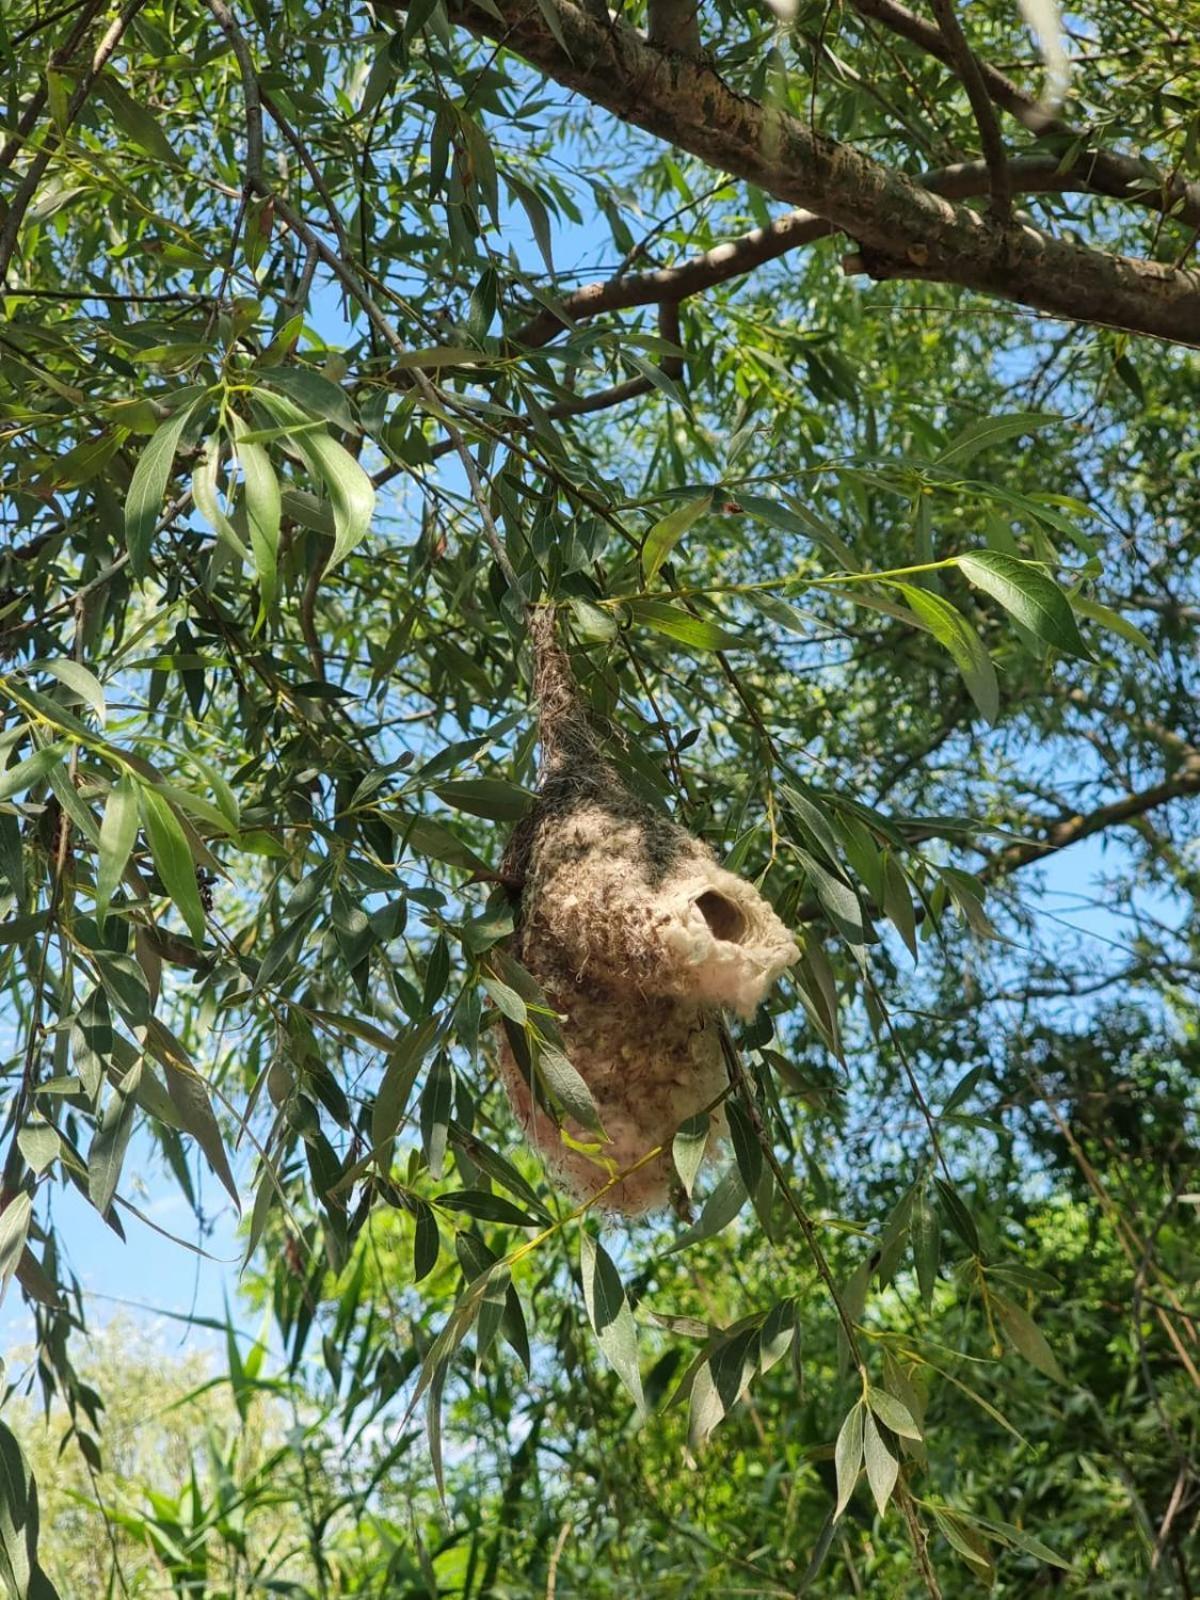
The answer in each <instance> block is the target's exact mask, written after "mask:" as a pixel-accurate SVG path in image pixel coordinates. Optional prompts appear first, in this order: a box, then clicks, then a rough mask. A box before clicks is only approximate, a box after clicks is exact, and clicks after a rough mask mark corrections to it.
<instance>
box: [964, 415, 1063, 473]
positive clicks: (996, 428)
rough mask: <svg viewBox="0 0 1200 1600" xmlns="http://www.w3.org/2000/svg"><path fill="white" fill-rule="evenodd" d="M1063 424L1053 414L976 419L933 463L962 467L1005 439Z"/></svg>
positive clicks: (1057, 416) (968, 424)
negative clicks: (1058, 423) (981, 451)
mask: <svg viewBox="0 0 1200 1600" xmlns="http://www.w3.org/2000/svg"><path fill="white" fill-rule="evenodd" d="M1061 421H1062V418H1061V417H1060V416H1059V415H1058V414H1057V413H1056V412H1053V411H1013V412H1011V413H1010V414H1009V415H1008V416H1001V417H977V418H976V419H975V421H974V422H968V423H967V425H966V427H965V428H964V429H963V430H962V432H961V433H959V434H957V435H956V436H955V437H954V438H953V439H952V440H951V441H950V443H949V444H948V445H947V446H946V448H945V449H944V450H943V451H942V453H941V454H940V455H939V456H936V457H935V458H934V459H935V461H936V463H937V465H938V466H939V467H951V466H953V467H962V466H965V465H966V463H967V462H968V461H969V460H970V459H971V457H972V456H974V455H978V453H979V451H980V450H986V449H987V447H988V446H989V445H992V444H1003V442H1004V441H1005V440H1006V439H1015V438H1017V437H1018V436H1019V435H1020V434H1022V433H1037V432H1038V431H1039V430H1040V429H1042V428H1049V427H1051V426H1052V425H1053V424H1054V423H1056V422H1061Z"/></svg>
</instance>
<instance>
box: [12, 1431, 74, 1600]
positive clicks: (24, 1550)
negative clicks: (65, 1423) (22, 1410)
mask: <svg viewBox="0 0 1200 1600" xmlns="http://www.w3.org/2000/svg"><path fill="white" fill-rule="evenodd" d="M39 1531H40V1523H39V1513H38V1497H37V1484H36V1483H35V1481H34V1477H33V1473H32V1472H31V1470H30V1467H29V1463H28V1461H26V1459H25V1456H24V1454H23V1452H22V1450H21V1446H20V1445H19V1444H18V1443H17V1440H16V1436H15V1435H14V1434H13V1433H12V1432H11V1431H10V1430H9V1428H8V1427H7V1425H6V1424H5V1423H3V1422H0V1584H3V1590H4V1595H5V1600H59V1595H58V1590H57V1589H56V1588H55V1587H54V1585H53V1584H52V1583H51V1582H50V1580H49V1578H48V1577H47V1576H46V1574H45V1572H43V1570H42V1568H41V1567H40V1566H39V1565H38V1559H37V1547H38V1534H39Z"/></svg>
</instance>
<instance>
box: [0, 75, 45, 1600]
mask: <svg viewBox="0 0 1200 1600" xmlns="http://www.w3.org/2000/svg"><path fill="white" fill-rule="evenodd" d="M50 76H51V74H50V73H47V77H50ZM39 1532H40V1516H39V1511H38V1495H37V1483H36V1482H35V1480H34V1476H33V1472H32V1471H31V1469H30V1466H29V1463H28V1461H26V1459H25V1456H24V1453H23V1452H22V1450H21V1446H20V1445H19V1444H18V1443H17V1440H16V1436H15V1435H14V1434H13V1433H12V1432H10V1430H9V1428H8V1427H7V1425H6V1424H5V1423H3V1422H0V1582H2V1583H3V1586H4V1593H5V1595H6V1597H7V1600H59V1594H58V1590H57V1589H56V1588H55V1587H54V1585H53V1584H52V1583H51V1582H50V1579H49V1578H48V1577H47V1576H46V1574H45V1572H44V1571H43V1569H42V1567H41V1566H40V1565H39V1564H38V1558H37V1548H38V1534H39Z"/></svg>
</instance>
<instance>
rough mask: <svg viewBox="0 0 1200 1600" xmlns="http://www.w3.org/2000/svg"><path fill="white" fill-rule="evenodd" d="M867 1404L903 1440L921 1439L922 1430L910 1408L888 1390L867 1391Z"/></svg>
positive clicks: (874, 1389)
mask: <svg viewBox="0 0 1200 1600" xmlns="http://www.w3.org/2000/svg"><path fill="white" fill-rule="evenodd" d="M867 1402H868V1404H869V1405H870V1407H871V1410H872V1411H873V1412H874V1413H875V1415H876V1416H877V1417H878V1418H879V1420H880V1422H883V1423H885V1424H886V1425H887V1426H888V1427H889V1428H890V1429H891V1430H892V1432H893V1433H898V1434H899V1435H900V1437H901V1438H902V1439H919V1438H920V1437H921V1430H920V1428H918V1427H917V1425H916V1423H915V1422H914V1421H913V1418H912V1413H911V1412H910V1411H909V1409H908V1407H907V1406H906V1405H904V1404H903V1403H902V1402H901V1401H899V1400H897V1399H896V1397H895V1395H894V1394H889V1393H888V1392H887V1390H886V1389H876V1388H874V1387H872V1388H870V1389H868V1390H867Z"/></svg>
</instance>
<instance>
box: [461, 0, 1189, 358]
mask: <svg viewBox="0 0 1200 1600" xmlns="http://www.w3.org/2000/svg"><path fill="white" fill-rule="evenodd" d="M449 11H450V16H451V18H452V20H453V21H454V22H455V23H457V24H459V25H460V26H462V27H464V28H466V29H468V30H469V31H470V32H472V33H474V34H476V35H478V36H479V37H481V38H487V39H490V40H494V41H496V42H499V43H502V44H503V45H504V46H505V47H506V48H507V49H510V50H512V51H514V52H516V53H517V54H519V55H521V56H523V57H524V58H525V59H526V60H527V61H529V62H530V63H531V64H532V65H533V66H535V67H537V68H539V69H540V70H541V71H542V72H544V73H546V74H547V75H548V76H549V77H551V78H553V79H555V80H556V81H557V82H558V83H561V84H563V85H565V86H566V87H568V88H571V89H574V90H576V91H578V92H579V93H580V94H582V95H584V96H585V97H586V98H587V99H588V100H590V101H592V102H593V103H594V104H596V105H599V106H603V107H604V108H605V109H606V110H608V111H610V112H612V113H613V115H614V116H616V117H619V118H620V119H621V120H622V121H624V122H627V123H630V124H633V125H634V126H637V127H640V128H644V129H645V130H646V131H647V132H648V133H652V134H654V135H656V136H657V137H659V138H662V139H665V140H668V141H670V142H671V143H673V144H675V145H678V146H679V147H680V148H682V149H684V150H687V151H689V152H690V153H691V154H693V155H695V156H697V157H699V158H700V159H701V160H703V161H706V162H708V163H709V164H710V165H711V166H712V167H714V168H715V169H716V170H718V171H723V172H729V173H732V174H734V175H735V176H737V177H739V178H742V179H744V180H746V181H747V182H750V183H754V184H757V185H758V186H759V187H760V188H762V189H764V190H766V191H767V192H768V193H769V194H772V195H774V196H775V197H776V198H778V199H780V200H783V201H786V202H787V203H789V204H791V205H794V206H803V207H806V208H808V209H809V210H811V211H814V212H815V213H816V214H817V215H818V216H820V217H823V218H825V219H826V220H827V221H828V222H829V223H830V224H832V225H833V227H835V228H836V229H838V230H839V231H841V232H843V233H845V234H847V235H848V236H849V237H850V238H851V239H853V240H854V241H855V242H856V243H857V244H858V245H859V246H860V250H861V255H862V259H863V261H864V264H865V265H866V267H867V270H868V271H870V272H872V273H873V274H874V275H876V276H878V277H914V278H923V279H927V280H929V279H932V280H936V281H939V282H943V283H948V284H955V285H959V286H961V287H963V288H967V289H972V290H976V291H978V292H979V293H982V294H986V295H990V296H996V297H999V298H1002V299H1005V300H1011V301H1016V302H1018V303H1019V304H1022V305H1027V306H1031V307H1033V308H1034V309H1036V310H1039V311H1043V312H1048V313H1050V314H1052V315H1054V316H1058V317H1063V318H1067V319H1069V320H1071V321H1075V322H1088V323H1095V324H1099V325H1102V326H1108V327H1114V328H1122V329H1126V330H1128V331H1130V332H1133V333H1142V334H1150V335H1153V336H1154V337H1157V338H1161V339H1166V340H1169V341H1171V342H1173V343H1180V344H1189V345H1200V272H1197V271H1195V270H1191V269H1182V268H1176V267H1172V266H1170V265H1167V264H1164V263H1161V262H1156V261H1146V260H1138V259H1135V258H1132V257H1128V256H1121V255H1115V254H1109V253H1107V252H1105V251H1101V250H1094V249H1089V248H1087V247H1085V246H1082V245H1079V244H1075V243H1072V242H1070V241H1068V240H1065V239H1059V238H1055V237H1054V236H1052V235H1050V234H1048V233H1045V232H1044V231H1042V230H1040V229H1038V228H1035V227H1033V226H1032V225H1031V224H1029V223H1028V222H1022V221H1019V220H1014V221H1010V222H1007V223H1003V222H1000V221H998V220H996V219H994V218H985V217H983V216H981V215H980V214H979V213H978V212H977V211H974V210H972V209H971V208H970V207H968V206H966V205H955V204H953V203H951V202H950V201H948V200H946V199H944V198H942V197H940V196H938V195H935V194H933V193H931V192H930V191H929V190H928V189H925V188H923V187H922V186H921V185H920V184H919V183H917V182H915V181H914V180H913V179H911V178H909V177H907V176H906V175H904V174H903V173H900V172H897V171H894V170H891V169H889V168H888V167H886V166H884V165H882V164H881V163H880V162H878V161H874V160H872V159H871V158H870V157H869V156H866V155H864V154H863V153H862V152H861V151H859V150H856V149H854V148H852V147H850V146H849V145H846V144H842V143H839V142H838V141H837V140H835V139H830V138H826V137H824V136H823V135H821V134H819V133H815V132H813V131H812V130H811V129H810V128H809V127H807V126H806V125H805V124H804V123H802V122H801V121H800V120H799V119H798V118H796V117H794V116H791V115H789V114H788V113H786V112H784V111H780V110H778V109H776V108H772V107H768V106H764V105H762V104H760V103H759V102H758V101H756V100H752V99H750V98H749V97H748V96H746V95H743V94H740V93H738V92H737V91H735V90H733V89H731V88H730V87H729V86H728V85H727V84H725V83H724V82H723V81H722V79H721V78H720V77H719V76H718V74H717V73H716V72H715V71H713V70H712V69H711V68H710V67H708V66H707V65H704V64H702V63H697V62H693V61H689V60H687V59H685V58H684V57H682V56H680V55H678V54H675V53H670V54H668V53H666V52H664V51H661V50H658V49H655V48H654V47H653V46H652V45H650V44H648V43H647V42H646V40H645V39H644V38H643V37H642V36H641V35H640V34H639V33H637V32H635V30H634V29H632V28H630V27H628V26H627V25H626V24H624V23H622V22H620V21H619V20H616V19H614V20H613V21H612V22H611V23H610V24H609V25H607V26H602V25H601V24H599V23H598V22H596V21H594V20H593V19H592V18H591V17H590V16H589V15H588V14H587V13H586V12H585V11H583V10H581V9H580V7H579V6H577V5H574V4H572V3H571V0H542V5H540V6H539V5H536V4H530V3H529V0H498V3H496V4H492V3H491V0H489V4H488V6H487V8H486V9H485V7H484V6H483V5H482V4H479V3H477V0H450V4H449ZM551 14H552V15H553V19H554V23H555V26H554V27H552V26H551V23H550V21H549V20H548V16H549V15H551Z"/></svg>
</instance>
